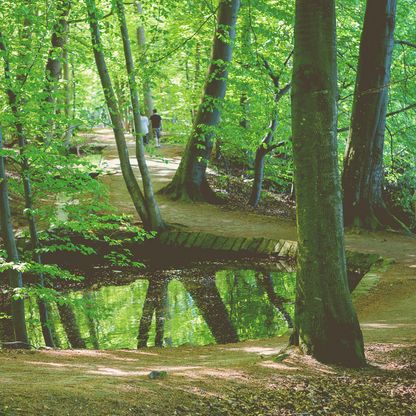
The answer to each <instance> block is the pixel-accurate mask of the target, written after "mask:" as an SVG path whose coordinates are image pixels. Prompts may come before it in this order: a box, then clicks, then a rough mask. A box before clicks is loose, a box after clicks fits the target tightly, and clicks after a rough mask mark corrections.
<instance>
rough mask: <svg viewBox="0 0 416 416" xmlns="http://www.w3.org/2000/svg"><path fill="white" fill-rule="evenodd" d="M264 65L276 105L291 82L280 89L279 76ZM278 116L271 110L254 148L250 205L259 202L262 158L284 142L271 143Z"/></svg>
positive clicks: (266, 64)
mask: <svg viewBox="0 0 416 416" xmlns="http://www.w3.org/2000/svg"><path fill="white" fill-rule="evenodd" d="M291 55H292V54H290V55H289V57H290V56H291ZM287 62H288V60H286V63H287ZM264 67H265V68H266V70H267V72H268V74H269V76H270V78H271V80H272V82H273V86H274V91H275V95H274V102H275V105H277V103H278V102H279V101H280V100H281V98H282V97H283V96H284V95H285V94H286V93H288V92H289V90H290V86H291V84H290V83H289V84H287V85H286V86H285V87H283V88H282V89H280V76H279V75H276V74H275V73H274V72H273V71H272V69H271V67H270V65H269V63H268V62H267V61H266V60H264ZM278 116H279V112H278V111H277V108H275V109H274V110H273V117H272V120H271V122H270V125H269V131H268V132H267V134H266V135H265V136H264V138H263V140H262V142H261V143H260V145H259V147H258V148H257V150H256V157H255V160H254V181H253V186H252V188H251V194H250V198H249V201H248V203H249V204H250V205H251V206H252V207H257V205H258V204H259V202H260V197H261V191H262V189H263V179H264V159H265V157H266V155H267V154H268V153H270V152H272V151H273V150H274V149H276V148H277V147H279V146H283V144H284V142H280V143H278V144H277V145H271V143H272V141H273V138H274V133H275V132H276V129H277V125H278V122H279V119H278Z"/></svg>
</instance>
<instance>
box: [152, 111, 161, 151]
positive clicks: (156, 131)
mask: <svg viewBox="0 0 416 416" xmlns="http://www.w3.org/2000/svg"><path fill="white" fill-rule="evenodd" d="M150 122H151V124H152V131H153V135H154V136H155V140H156V147H160V132H161V131H162V117H160V115H159V114H158V113H157V110H156V109H154V110H153V114H152V115H151V116H150Z"/></svg>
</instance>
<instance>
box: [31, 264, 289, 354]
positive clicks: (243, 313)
mask: <svg viewBox="0 0 416 416" xmlns="http://www.w3.org/2000/svg"><path fill="white" fill-rule="evenodd" d="M294 293H295V273H292V272H287V271H276V270H275V271H264V268H262V270H255V269H249V268H236V267H235V265H234V266H233V267H232V268H226V267H224V268H222V269H219V270H213V269H212V267H209V266H207V267H203V266H201V267H199V268H192V269H186V270H165V271H156V272H152V274H151V275H149V274H142V275H139V273H138V276H137V280H134V281H131V282H128V283H127V284H123V285H114V284H110V285H107V286H102V287H99V286H98V284H92V286H90V287H88V288H81V289H79V288H77V289H73V290H72V291H69V292H68V293H67V296H68V298H69V299H70V300H71V302H70V304H69V308H66V309H67V310H66V312H65V313H62V310H58V307H57V305H56V304H53V305H51V311H52V314H51V315H52V319H51V321H52V322H51V324H52V326H53V327H54V330H55V332H56V336H57V338H58V339H59V344H60V346H61V347H62V348H68V347H71V341H70V339H71V334H69V333H68V327H71V328H75V331H77V330H79V334H80V335H81V338H82V340H83V341H84V342H85V345H86V347H87V348H95V349H97V348H99V349H115V348H136V347H137V346H138V345H139V346H140V347H145V346H154V345H157V346H165V347H176V346H179V345H208V344H213V343H227V342H236V341H238V340H240V341H243V340H247V339H257V338H266V337H272V336H275V335H281V334H284V333H285V332H286V331H287V330H288V328H289V327H290V326H291V324H292V317H293V309H294V305H293V299H294ZM26 304H27V318H28V322H29V324H28V326H29V332H30V338H31V342H32V344H34V345H42V344H43V342H42V334H41V332H40V329H39V320H38V315H37V305H36V301H35V300H34V299H29V300H27V301H26ZM68 309H69V311H68ZM72 312H73V313H72ZM68 321H71V322H68ZM63 324H64V325H63Z"/></svg>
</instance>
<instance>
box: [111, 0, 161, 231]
mask: <svg viewBox="0 0 416 416" xmlns="http://www.w3.org/2000/svg"><path fill="white" fill-rule="evenodd" d="M116 7H117V15H118V19H119V23H120V30H121V36H122V40H123V48H124V57H125V60H126V69H127V76H128V82H129V89H130V98H131V105H132V109H133V122H134V135H135V138H136V158H137V164H138V165H139V169H140V173H141V176H142V183H143V193H144V198H145V204H146V208H147V213H148V215H149V220H150V226H151V228H152V230H162V229H164V228H165V224H164V222H163V220H162V216H161V215H160V210H159V205H158V203H157V201H156V198H155V195H154V192H153V186H152V180H151V178H150V174H149V170H148V168H147V164H146V157H145V154H144V145H143V133H142V131H141V130H142V127H141V117H140V105H139V95H138V93H137V86H136V77H135V68H134V61H133V55H132V53H131V46H130V38H129V32H128V29H127V22H126V16H125V13H124V5H123V1H122V0H116Z"/></svg>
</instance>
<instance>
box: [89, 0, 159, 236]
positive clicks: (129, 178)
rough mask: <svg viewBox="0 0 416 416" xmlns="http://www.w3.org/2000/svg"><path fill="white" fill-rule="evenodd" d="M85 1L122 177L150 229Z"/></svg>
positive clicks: (94, 19) (92, 9)
mask: <svg viewBox="0 0 416 416" xmlns="http://www.w3.org/2000/svg"><path fill="white" fill-rule="evenodd" d="M85 2H86V4H87V10H88V17H89V24H90V29H91V38H92V45H93V49H94V57H95V62H96V65H97V70H98V73H99V76H100V80H101V85H102V87H103V91H104V95H105V100H106V103H107V107H108V110H109V112H110V117H111V122H112V125H113V131H114V137H115V139H116V144H117V150H118V155H119V158H120V167H121V171H122V174H123V178H124V181H125V183H126V186H127V189H128V191H129V194H130V196H131V199H132V201H133V204H134V206H135V208H136V211H137V213H138V214H139V216H140V218H141V220H142V222H143V225H144V227H145V228H147V229H151V228H152V224H151V220H150V216H149V213H148V212H147V207H146V204H145V200H144V197H143V194H142V191H141V189H140V187H139V185H138V183H137V180H136V178H135V176H134V173H133V169H132V167H131V164H130V158H129V152H128V149H127V144H126V138H125V136H124V130H123V121H122V117H121V114H120V111H119V108H118V106H117V99H116V96H115V94H114V90H113V86H112V84H111V79H110V75H109V73H108V69H107V65H106V63H105V58H104V52H103V45H102V43H101V36H100V29H99V26H98V23H99V20H98V15H97V8H96V4H95V0H85Z"/></svg>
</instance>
